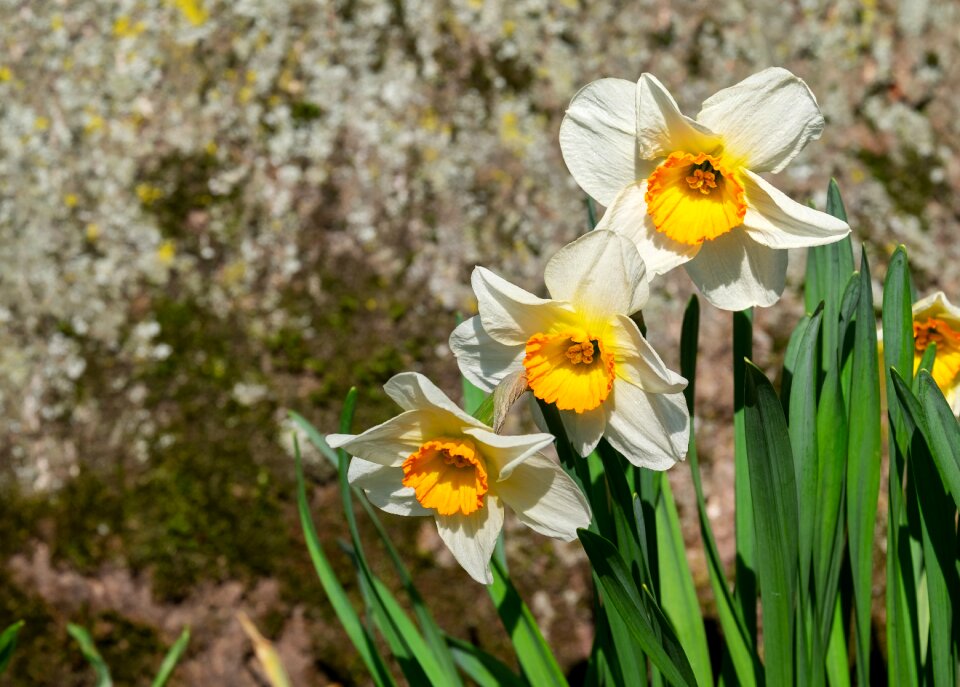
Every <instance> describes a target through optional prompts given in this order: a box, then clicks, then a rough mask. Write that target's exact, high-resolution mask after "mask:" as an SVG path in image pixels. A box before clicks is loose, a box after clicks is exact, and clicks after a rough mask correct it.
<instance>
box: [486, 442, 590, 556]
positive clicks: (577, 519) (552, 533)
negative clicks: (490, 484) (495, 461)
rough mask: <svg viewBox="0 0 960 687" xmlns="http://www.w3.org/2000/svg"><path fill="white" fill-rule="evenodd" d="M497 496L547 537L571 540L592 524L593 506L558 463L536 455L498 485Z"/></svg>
mask: <svg viewBox="0 0 960 687" xmlns="http://www.w3.org/2000/svg"><path fill="white" fill-rule="evenodd" d="M497 495H498V496H499V497H500V499H501V500H502V501H503V502H504V503H505V504H506V505H507V506H509V507H510V509H511V510H512V511H513V512H514V513H516V514H517V519H519V520H520V522H522V523H523V524H524V525H526V526H527V527H529V528H530V529H532V530H534V531H535V532H539V533H540V534H543V535H545V536H547V537H554V538H556V539H563V540H564V541H571V540H573V539H576V537H577V528H578V527H588V526H589V525H590V517H591V516H590V506H589V505H588V503H587V499H586V498H585V497H584V495H583V493H582V492H581V491H580V488H579V487H578V486H577V485H576V483H575V482H574V481H573V480H572V479H570V478H569V477H568V476H567V474H566V473H565V472H564V471H563V468H561V467H560V466H559V465H557V464H556V463H554V462H553V461H552V460H550V459H549V458H547V457H546V456H543V455H541V454H537V455H534V456H531V457H530V458H529V459H528V460H527V461H526V462H525V463H524V464H523V465H520V466H518V467H517V469H516V470H514V472H513V474H512V475H511V477H510V479H508V480H504V481H502V482H499V483H498V484H497Z"/></svg>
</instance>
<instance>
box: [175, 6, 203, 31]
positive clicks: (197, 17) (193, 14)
mask: <svg viewBox="0 0 960 687" xmlns="http://www.w3.org/2000/svg"><path fill="white" fill-rule="evenodd" d="M173 4H174V5H176V6H177V9H178V10H180V12H181V13H182V14H183V16H184V17H186V19H187V21H188V22H190V23H191V24H193V25H194V26H201V25H203V24H205V23H206V21H207V19H209V18H210V15H209V14H208V13H207V10H206V9H205V8H204V7H203V3H202V2H200V0H173Z"/></svg>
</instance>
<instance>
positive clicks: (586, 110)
mask: <svg viewBox="0 0 960 687" xmlns="http://www.w3.org/2000/svg"><path fill="white" fill-rule="evenodd" d="M636 101H637V85H636V84H635V83H633V82H632V81H627V80H625V79H600V80H599V81H594V82H593V83H590V84H587V85H586V86H584V87H583V88H582V89H580V92H579V93H577V94H576V95H575V96H573V100H571V101H570V107H569V108H567V114H566V115H565V116H564V118H563V122H561V123H560V152H561V153H562V154H563V161H564V162H566V163H567V169H569V170H570V174H572V175H573V178H574V179H575V180H576V182H577V184H579V185H580V188H582V189H583V190H584V191H586V192H587V193H589V194H590V195H591V196H593V197H594V198H595V199H596V201H597V202H598V203H600V204H601V205H609V204H610V202H611V201H612V200H613V199H614V197H615V196H616V195H617V192H619V191H620V189H622V188H623V187H624V186H626V185H627V184H632V183H633V182H634V181H636V180H637V178H638V172H637V169H636V159H637V156H636V147H637V139H636V116H637V115H636ZM647 174H649V172H646V173H645V174H641V175H640V176H646V175H647Z"/></svg>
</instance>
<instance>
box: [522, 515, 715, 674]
mask: <svg viewBox="0 0 960 687" xmlns="http://www.w3.org/2000/svg"><path fill="white" fill-rule="evenodd" d="M578 534H579V535H580V542H581V543H582V544H583V548H584V550H585V551H586V552H587V557H588V558H589V559H590V563H591V564H592V565H593V571H594V573H595V574H596V576H597V578H598V579H599V580H600V588H601V590H602V591H603V598H604V601H605V603H607V604H608V605H609V606H611V607H612V608H613V609H614V611H615V612H616V613H617V614H618V615H619V616H620V618H621V619H622V620H623V621H624V622H625V623H626V625H627V627H628V629H629V630H630V632H631V633H632V634H633V636H634V638H635V639H636V640H637V642H638V643H639V644H640V646H641V647H642V649H643V651H644V653H646V654H647V655H648V656H649V657H650V660H651V661H652V662H653V664H654V665H655V666H656V667H657V668H658V669H659V670H660V672H661V673H663V676H664V678H666V679H667V680H668V681H669V682H671V683H673V684H676V685H690V686H691V687H692V686H693V685H696V684H697V682H696V678H695V677H694V674H693V669H692V668H691V667H690V662H689V660H688V659H687V656H686V654H685V653H684V651H683V648H682V647H681V645H680V641H679V640H678V639H677V636H676V634H675V633H674V631H673V628H672V627H671V626H670V622H669V621H668V620H667V619H666V617H664V615H663V613H662V611H660V608H659V606H657V603H656V600H655V599H653V597H652V596H650V594H649V592H646V593H643V592H641V591H640V590H638V589H637V588H636V586H635V585H634V581H633V578H632V576H631V575H630V572H629V570H628V569H627V565H626V563H625V562H624V560H623V557H622V556H620V554H619V552H618V551H617V549H616V547H615V546H614V545H613V543H612V542H610V540H609V539H606V538H605V537H602V536H600V535H599V534H594V533H593V532H590V531H589V530H584V529H581V530H578ZM641 594H643V596H642V597H641ZM533 684H536V683H533Z"/></svg>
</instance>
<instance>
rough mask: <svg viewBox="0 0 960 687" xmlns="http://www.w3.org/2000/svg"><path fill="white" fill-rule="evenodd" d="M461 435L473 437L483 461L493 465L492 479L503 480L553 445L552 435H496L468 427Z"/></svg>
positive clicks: (485, 430) (486, 430) (488, 431)
mask: <svg viewBox="0 0 960 687" xmlns="http://www.w3.org/2000/svg"><path fill="white" fill-rule="evenodd" d="M463 433H464V434H466V435H468V436H470V437H473V438H474V439H476V440H477V442H478V444H479V450H480V452H481V454H482V455H483V457H484V459H485V460H486V461H487V462H488V465H489V464H490V463H492V464H493V467H495V468H496V469H495V470H493V471H492V473H493V475H494V477H493V479H499V480H504V479H507V478H508V477H509V476H510V473H512V472H513V470H514V469H515V468H516V467H517V466H518V465H520V464H521V463H523V462H524V461H525V460H527V459H528V458H529V457H530V456H532V455H535V454H536V453H537V451H539V450H540V449H542V448H543V447H545V446H549V445H550V444H552V443H553V435H552V434H545V433H544V434H520V435H515V436H514V435H509V434H496V433H494V432H492V431H490V429H481V428H479V427H470V428H467V429H464V430H463Z"/></svg>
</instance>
